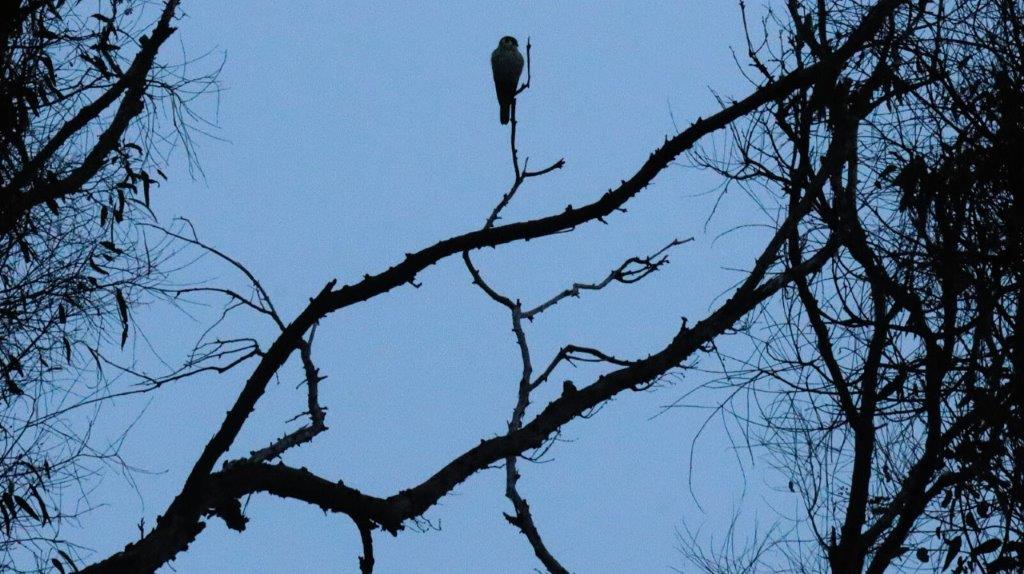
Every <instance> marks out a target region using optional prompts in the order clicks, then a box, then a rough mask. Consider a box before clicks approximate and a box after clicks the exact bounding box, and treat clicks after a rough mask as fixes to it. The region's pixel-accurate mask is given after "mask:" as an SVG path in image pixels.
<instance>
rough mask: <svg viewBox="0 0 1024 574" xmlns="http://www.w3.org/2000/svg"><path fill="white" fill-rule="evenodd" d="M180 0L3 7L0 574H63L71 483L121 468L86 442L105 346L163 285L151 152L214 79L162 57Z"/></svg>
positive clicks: (182, 125) (75, 496) (155, 153)
mask: <svg viewBox="0 0 1024 574" xmlns="http://www.w3.org/2000/svg"><path fill="white" fill-rule="evenodd" d="M176 4H177V2H175V1H173V0H172V1H169V2H167V3H166V5H165V6H157V7H156V9H155V11H154V6H153V5H152V4H151V3H147V2H142V1H135V0H109V1H103V2H79V1H66V0H11V1H5V2H3V3H0V377H2V383H0V401H2V402H0V491H2V494H0V570H3V571H5V572H6V571H11V570H37V569H38V570H45V571H53V569H54V568H56V569H57V570H58V571H68V572H70V571H72V570H74V569H75V568H76V567H75V563H76V559H75V558H74V556H73V555H76V554H77V551H76V549H75V548H73V547H72V546H71V545H69V544H67V543H65V542H64V541H62V540H61V537H60V525H61V522H62V521H63V520H64V519H66V518H68V517H72V516H76V515H78V514H80V513H82V512H83V511H84V510H85V509H86V506H84V505H82V504H81V502H82V501H81V500H80V498H81V493H82V492H83V490H82V489H84V488H86V485H84V484H81V483H82V482H83V481H87V480H88V477H89V476H90V475H93V474H95V473H96V472H97V470H98V469H99V468H100V467H102V466H103V464H104V463H106V462H109V463H114V464H117V462H118V459H117V448H116V445H114V446H107V445H103V446H99V447H97V446H96V445H93V444H91V441H90V433H89V430H90V427H91V424H92V420H93V417H92V413H93V409H94V407H95V404H97V403H98V402H100V401H101V400H102V399H103V397H104V396H105V395H106V394H107V392H108V391H107V385H106V380H107V378H106V375H105V374H104V371H103V366H104V363H105V362H106V361H105V359H104V358H103V347H104V346H109V343H108V342H109V341H111V340H112V341H113V342H114V344H115V345H119V346H121V347H124V346H125V344H126V343H128V341H129V338H130V333H131V331H132V314H131V308H132V304H133V302H135V301H136V300H137V299H138V298H139V297H140V296H141V295H142V294H143V293H146V292H149V291H151V290H152V289H153V288H154V287H156V286H159V285H161V284H162V283H163V281H164V280H165V275H164V273H165V271H166V269H164V268H163V265H162V264H163V262H164V260H165V258H166V256H167V252H166V247H167V245H166V242H165V241H164V240H163V239H161V238H157V239H156V240H154V239H153V238H147V234H146V228H145V227H144V225H145V224H146V223H147V222H149V221H150V220H151V214H150V212H149V205H150V201H151V199H152V196H153V194H154V193H155V190H156V188H157V186H158V185H159V184H160V182H161V181H162V180H164V179H166V178H165V176H164V174H163V172H162V171H161V169H160V164H161V161H162V160H161V157H162V156H161V154H164V153H166V152H167V151H169V150H170V145H171V144H172V143H173V140H174V139H175V138H177V137H180V136H185V137H187V131H186V128H187V127H188V122H189V121H191V118H190V117H189V116H188V115H187V113H188V112H187V108H186V104H187V102H188V100H189V99H191V98H192V97H193V96H194V95H195V94H197V93H199V92H201V91H202V90H203V89H205V88H206V87H208V86H209V85H210V81H211V79H212V78H211V77H204V78H193V79H192V80H188V79H186V78H181V77H178V76H177V73H176V71H175V70H174V69H173V68H169V67H166V66H164V65H162V64H160V63H159V61H158V59H157V54H158V51H159V49H160V47H161V46H162V45H163V43H164V42H165V41H166V40H167V38H168V37H170V35H171V34H172V33H173V31H174V28H173V26H172V21H173V19H174V17H175V10H176ZM166 114H170V115H171V121H170V122H161V121H160V116H162V115H166ZM183 114H184V115H183ZM162 124H167V125H162ZM185 144H186V145H185V148H186V149H187V148H188V142H187V140H186V141H185ZM76 491H77V492H76ZM69 497H70V499H69ZM65 503H68V504H65Z"/></svg>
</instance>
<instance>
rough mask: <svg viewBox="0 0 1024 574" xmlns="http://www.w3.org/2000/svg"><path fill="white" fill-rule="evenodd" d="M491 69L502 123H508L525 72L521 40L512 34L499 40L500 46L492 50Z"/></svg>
mask: <svg viewBox="0 0 1024 574" xmlns="http://www.w3.org/2000/svg"><path fill="white" fill-rule="evenodd" d="M491 71H492V72H493V73H494V91H495V92H497V94H498V105H499V106H501V123H502V125H504V124H507V123H508V120H509V118H510V117H511V115H512V106H513V105H514V104H515V101H516V89H518V88H519V76H520V75H521V74H522V73H523V55H522V54H520V53H519V42H517V41H516V39H515V38H513V37H512V36H505V37H504V38H502V39H501V40H500V41H498V47H497V48H495V49H494V51H493V52H491Z"/></svg>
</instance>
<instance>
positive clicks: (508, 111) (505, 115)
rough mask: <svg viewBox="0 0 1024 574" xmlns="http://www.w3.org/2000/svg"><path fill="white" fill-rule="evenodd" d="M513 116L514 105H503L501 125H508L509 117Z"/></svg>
mask: <svg viewBox="0 0 1024 574" xmlns="http://www.w3.org/2000/svg"><path fill="white" fill-rule="evenodd" d="M511 115H512V104H511V103H504V102H502V104H501V125H505V124H507V123H508V120H509V117H510V116H511Z"/></svg>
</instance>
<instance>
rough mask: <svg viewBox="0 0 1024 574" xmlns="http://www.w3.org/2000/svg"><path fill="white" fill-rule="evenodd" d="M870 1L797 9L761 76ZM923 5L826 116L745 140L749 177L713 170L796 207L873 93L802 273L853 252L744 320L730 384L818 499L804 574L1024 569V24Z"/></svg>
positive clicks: (794, 540)
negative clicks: (820, 255) (863, 98)
mask: <svg viewBox="0 0 1024 574" xmlns="http://www.w3.org/2000/svg"><path fill="white" fill-rule="evenodd" d="M858 4H860V3H859V2H846V1H835V2H827V3H821V4H820V5H819V6H813V5H812V6H797V5H796V3H790V8H791V15H792V16H793V17H792V18H791V19H790V21H789V22H788V23H782V24H781V29H783V30H784V31H785V36H787V37H788V41H789V43H788V45H783V46H781V47H780V48H779V49H778V50H777V51H775V52H773V53H772V54H771V55H768V56H765V54H767V52H768V50H762V56H761V57H763V58H764V61H765V62H766V63H765V66H766V67H765V69H767V66H770V65H777V66H779V67H781V68H786V67H793V66H795V67H799V66H801V65H803V64H802V61H803V60H804V59H805V58H807V57H808V55H809V54H813V53H814V52H815V50H818V49H820V46H821V45H822V43H821V42H818V41H816V40H814V39H813V38H814V34H813V31H814V30H822V29H824V30H840V29H843V28H845V27H848V26H850V25H852V22H850V21H848V18H849V16H848V14H849V10H850V9H852V8H854V7H855V6H856V5H858ZM911 4H912V7H910V9H909V10H908V11H907V12H905V13H904V14H905V15H906V16H905V18H901V19H898V20H894V21H893V23H892V25H891V27H889V29H888V30H887V31H886V32H885V33H884V35H883V36H880V37H879V40H881V41H880V42H879V44H878V45H877V46H876V47H875V48H874V49H873V50H871V57H870V59H869V60H867V61H866V64H867V66H865V68H864V69H862V70H860V71H858V72H855V73H852V74H850V73H844V74H842V75H841V79H840V80H839V82H838V84H837V85H845V87H844V88H843V94H844V95H843V96H842V97H841V98H836V97H831V98H829V99H830V100H831V101H830V102H829V104H828V105H827V107H826V110H825V111H826V113H825V114H823V115H818V114H816V111H817V110H815V109H814V108H813V103H814V102H815V94H814V92H813V91H811V92H810V93H808V92H803V93H800V92H797V93H794V94H793V96H791V97H790V98H788V99H786V100H782V101H780V102H778V103H777V104H776V106H775V107H774V109H766V110H765V111H764V112H763V113H762V114H761V115H760V116H759V117H757V119H756V121H755V122H754V124H753V126H752V128H751V129H750V130H749V131H747V132H745V133H744V134H743V135H742V136H740V137H739V138H737V140H736V144H737V148H738V149H740V150H743V154H741V157H740V158H739V159H738V160H736V161H721V162H717V163H715V165H716V168H717V169H719V170H720V171H722V172H723V173H727V174H728V175H729V176H730V177H731V178H733V179H735V180H737V181H739V180H740V179H743V180H747V179H749V177H750V174H751V173H753V174H754V177H755V179H759V180H761V181H766V182H767V183H766V185H767V186H768V187H769V188H774V189H776V190H778V192H780V193H789V194H797V193H798V192H799V190H801V189H802V188H804V187H806V183H805V182H806V181H807V177H806V175H805V174H806V173H807V172H808V169H809V165H813V163H814V157H815V155H817V154H818V153H820V152H818V151H816V150H818V149H820V148H821V147H822V146H823V145H825V144H824V143H823V142H822V141H821V139H822V137H823V136H822V134H827V135H832V134H835V133H836V132H837V131H838V130H837V126H838V125H840V124H839V122H840V121H842V120H843V117H844V116H847V115H848V114H849V109H850V105H849V104H848V103H847V102H849V101H850V100H849V98H848V97H847V96H846V95H845V93H847V92H849V91H851V90H852V91H856V90H857V89H858V87H859V86H862V85H866V84H870V83H871V82H875V84H876V85H875V87H874V88H873V94H872V95H871V103H870V105H871V107H872V108H874V109H873V111H872V112H871V113H869V114H867V115H866V116H865V117H864V120H863V121H862V122H860V123H859V126H858V127H857V130H856V132H855V133H854V134H853V138H852V139H851V149H850V151H849V152H848V157H847V158H846V160H845V166H844V169H843V173H842V174H836V175H835V176H833V178H832V181H831V182H830V185H829V186H828V187H827V188H826V190H825V191H826V193H823V194H822V195H821V197H820V198H819V202H818V204H817V205H816V207H815V210H814V213H813V214H812V216H811V217H809V218H807V219H806V220H805V222H804V224H803V225H804V228H803V229H802V230H801V231H800V232H798V233H794V234H793V236H792V237H791V238H790V241H789V246H788V250H787V251H788V253H787V256H788V258H789V264H790V265H797V264H799V263H800V262H801V261H802V260H803V258H804V257H806V255H805V253H806V252H807V250H808V249H809V248H811V249H813V248H814V246H815V245H816V244H818V243H820V242H821V241H824V240H825V239H824V238H826V237H829V238H836V239H838V240H839V242H840V243H841V248H840V250H839V251H838V253H837V255H836V257H834V258H833V260H832V261H830V263H829V265H827V266H825V267H823V268H822V270H821V271H820V272H817V273H814V274H809V275H807V276H799V277H797V278H796V279H795V280H794V282H793V284H792V286H790V287H787V288H786V289H785V290H784V292H783V297H782V298H781V300H780V301H778V302H773V303H772V304H769V305H767V306H766V307H765V308H764V309H763V311H764V313H763V315H761V316H760V318H759V319H755V320H752V321H751V322H750V324H749V325H748V331H747V332H748V333H749V334H750V336H751V338H752V339H751V340H752V343H753V344H754V346H755V348H756V349H757V354H756V355H755V356H754V357H753V358H742V359H741V358H735V360H733V361H732V362H731V363H730V367H729V368H727V369H726V371H725V374H726V379H724V380H723V381H720V382H722V383H724V384H725V385H727V386H730V387H741V388H746V389H749V390H751V391H752V392H753V393H754V394H755V396H757V397H758V405H759V406H758V408H757V409H756V410H755V412H754V413H751V412H749V411H748V410H747V409H746V407H742V406H741V405H739V404H733V405H732V408H737V409H740V408H742V409H743V412H744V414H743V415H742V416H743V417H744V418H745V420H746V421H752V422H750V428H751V429H752V430H753V431H754V432H755V434H756V435H757V436H759V437H760V439H761V441H762V444H763V445H764V447H765V448H767V450H768V451H769V452H771V453H772V454H773V455H774V456H773V457H772V460H773V461H774V462H775V464H776V465H777V466H778V467H779V468H780V469H782V471H783V472H785V473H786V474H787V475H788V476H789V477H791V481H790V482H789V489H790V490H794V491H796V492H798V493H799V494H800V495H801V496H802V497H803V501H804V507H805V509H806V515H807V520H806V521H805V522H803V523H802V524H799V525H797V526H795V527H794V528H795V530H794V531H793V532H792V533H791V535H789V537H788V538H787V537H786V536H782V537H779V539H778V540H777V542H780V544H779V546H778V548H779V549H780V553H779V554H781V555H785V557H786V558H785V560H783V562H786V563H788V564H789V565H790V566H791V567H792V568H793V570H794V571H805V570H810V571H818V570H825V569H828V570H830V571H832V572H877V573H880V572H883V571H888V570H890V569H902V568H913V567H914V565H915V564H922V563H927V564H928V565H929V566H936V565H938V569H939V570H947V569H948V570H949V571H953V572H1018V571H1020V570H1021V569H1022V568H1024V541H1022V539H1021V533H1022V530H1021V528H1022V526H1024V523H1022V521H1021V519H1022V517H1024V515H1022V511H1024V506H1022V504H1024V503H1022V501H1024V496H1022V495H1024V490H1022V486H1024V482H1022V474H1021V473H1022V470H1021V466H1020V462H1021V461H1022V457H1024V442H1022V432H1024V401H1022V399H1024V391H1022V388H1024V387H1022V385H1021V380H1022V379H1021V371H1020V368H1021V367H1024V363H1022V362H1021V360H1022V358H1024V354H1022V352H1024V347H1022V346H1021V340H1020V337H1019V335H1018V334H1017V328H1018V326H1019V325H1020V321H1021V319H1022V318H1024V315H1022V314H1021V313H1022V312H1024V311H1022V310H1021V309H1022V307H1021V301H1022V296H1024V282H1022V280H1024V275H1022V270H1024V267H1022V266H1024V259H1022V258H1024V252H1022V250H1021V248H1022V246H1024V245H1022V243H1021V223H1022V222H1024V221H1022V219H1021V213H1022V208H1024V204H1022V203H1021V200H1022V199H1024V197H1022V195H1021V194H1022V193H1024V191H1022V183H1024V177H1022V175H1024V171H1022V166H1021V160H1022V158H1024V153H1022V152H1024V137H1022V136H1024V124H1022V121H1021V120H1022V108H1021V105H1022V104H1024V85H1022V81H1024V67H1022V56H1024V54H1022V53H1021V51H1022V47H1024V37H1022V35H1021V34H1022V26H1024V19H1022V12H1021V10H1022V5H1021V4H1020V2H1019V1H1016V0H957V1H950V2H915V3H908V6H910V5H911ZM822 8H824V10H822ZM756 57H757V56H755V58H756ZM818 101H821V100H818ZM769 141H770V142H771V145H766V143H765V142H769ZM826 141H827V140H826ZM705 159H707V158H705ZM709 163H714V162H709ZM789 201H790V202H793V201H797V197H792V198H790V199H789ZM806 538H810V539H812V540H816V541H817V543H816V544H812V545H807V544H804V543H801V542H799V540H801V539H806ZM695 555H696V554H695ZM759 559H763V557H759Z"/></svg>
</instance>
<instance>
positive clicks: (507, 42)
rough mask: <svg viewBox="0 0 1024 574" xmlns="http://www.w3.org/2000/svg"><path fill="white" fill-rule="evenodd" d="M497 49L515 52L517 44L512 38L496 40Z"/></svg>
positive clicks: (506, 37)
mask: <svg viewBox="0 0 1024 574" xmlns="http://www.w3.org/2000/svg"><path fill="white" fill-rule="evenodd" d="M498 47H499V48H501V49H502V50H516V49H518V48H519V42H518V41H516V39H515V38H513V37H512V36H505V37H504V38H502V39H501V40H498Z"/></svg>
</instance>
